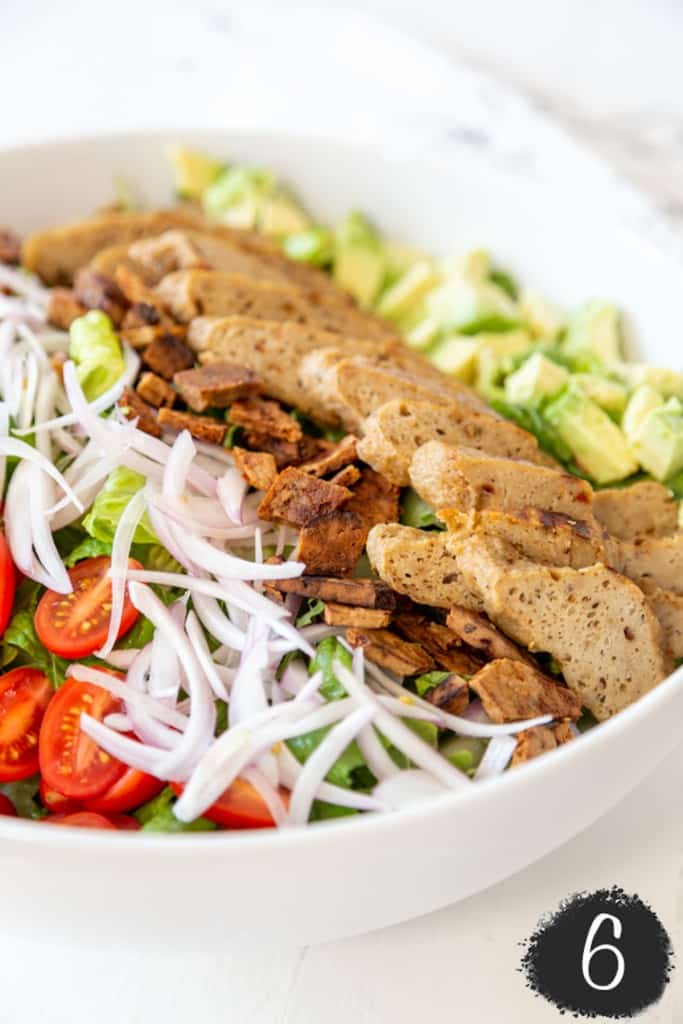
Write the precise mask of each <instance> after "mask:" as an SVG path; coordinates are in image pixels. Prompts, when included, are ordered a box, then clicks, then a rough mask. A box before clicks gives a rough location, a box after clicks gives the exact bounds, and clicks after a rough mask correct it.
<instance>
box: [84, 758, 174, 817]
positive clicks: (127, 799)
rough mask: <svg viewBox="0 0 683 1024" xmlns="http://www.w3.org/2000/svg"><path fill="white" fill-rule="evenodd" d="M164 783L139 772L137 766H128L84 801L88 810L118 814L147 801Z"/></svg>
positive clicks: (158, 791) (159, 790)
mask: <svg viewBox="0 0 683 1024" xmlns="http://www.w3.org/2000/svg"><path fill="white" fill-rule="evenodd" d="M165 785H166V783H165V782H161V780H160V779H155V778H154V776H153V775H147V774H146V773H145V772H140V771H138V769H137V768H128V769H127V770H126V771H125V772H124V774H123V775H122V776H121V778H120V779H117V780H116V782H115V783H114V784H113V785H112V786H110V787H109V789H106V790H105V791H104V792H103V793H98V794H97V796H93V797H90V798H89V799H88V800H86V801H85V802H84V803H85V807H86V808H87V810H89V811H97V812H98V813H100V814H120V813H121V812H122V811H132V810H133V808H134V807H139V806H140V804H145V803H147V801H148V800H151V799H152V797H155V796H156V795H157V793H160V792H161V790H162V789H163V788H164V786H165Z"/></svg>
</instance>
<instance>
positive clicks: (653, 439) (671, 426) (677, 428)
mask: <svg viewBox="0 0 683 1024" xmlns="http://www.w3.org/2000/svg"><path fill="white" fill-rule="evenodd" d="M631 444H632V447H633V450H634V451H635V453H636V454H637V456H638V458H639V460H640V464H641V466H642V467H643V469H645V470H647V472H648V473H651V474H652V476H653V477H654V478H655V479H656V480H666V479H667V477H670V476H672V475H673V474H674V473H677V472H678V470H679V469H683V405H682V404H681V402H680V401H679V400H678V399H677V398H670V399H669V400H668V401H667V402H665V403H664V405H661V406H660V407H659V408H658V409H653V410H652V411H651V412H649V413H648V414H647V416H646V417H645V419H644V420H643V421H642V423H641V425H640V427H639V429H638V431H637V433H636V435H635V437H634V438H633V440H632V442H631Z"/></svg>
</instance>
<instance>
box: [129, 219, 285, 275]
mask: <svg viewBox="0 0 683 1024" xmlns="http://www.w3.org/2000/svg"><path fill="white" fill-rule="evenodd" d="M127 255H128V257H129V258H130V259H132V260H133V261H134V262H135V263H138V264H140V265H141V266H143V267H145V269H146V270H147V271H148V274H149V279H150V280H153V281H155V283H158V282H159V281H161V279H162V278H163V277H165V276H166V275H167V274H171V273H173V272H174V271H176V270H191V269H200V268H201V269H211V270H222V271H225V272H227V273H238V274H247V275H248V276H249V277H251V278H253V279H254V280H258V281H274V282H279V283H281V284H286V283H287V281H288V278H287V276H286V275H285V274H284V273H283V272H282V271H280V270H278V269H277V268H275V267H273V266H271V265H270V264H269V263H268V262H266V261H264V260H263V259H261V258H260V257H258V256H256V255H254V254H253V253H251V252H249V251H248V250H246V249H244V248H243V247H242V246H241V245H239V244H238V243H237V242H235V241H233V240H230V239H227V238H217V237H216V236H215V235H211V234H209V233H207V232H203V231H193V230H191V229H188V228H184V229H182V230H181V229H175V230H172V231H165V232H164V233H163V234H161V235H157V236H155V237H154V238H142V239H140V241H138V242H133V243H132V244H131V245H130V246H129V247H128V253H127Z"/></svg>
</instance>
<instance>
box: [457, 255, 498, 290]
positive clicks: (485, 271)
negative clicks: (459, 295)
mask: <svg viewBox="0 0 683 1024" xmlns="http://www.w3.org/2000/svg"><path fill="white" fill-rule="evenodd" d="M460 273H461V274H462V276H463V277H464V278H465V280H467V281H474V282H478V283H481V282H483V281H487V280H488V278H489V277H490V276H491V257H490V255H489V253H488V252H486V250H485V249H472V250H471V251H470V252H466V253H465V255H464V256H463V257H462V259H461V261H460Z"/></svg>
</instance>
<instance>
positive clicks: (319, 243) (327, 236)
mask: <svg viewBox="0 0 683 1024" xmlns="http://www.w3.org/2000/svg"><path fill="white" fill-rule="evenodd" d="M282 247H283V249H284V250H285V253H286V254H287V255H288V256H289V258H290V259H292V260H298V261H299V262H300V263H310V264H311V265H312V266H314V267H328V266H329V265H330V264H331V263H332V259H333V256H334V234H333V233H332V232H331V231H330V229H329V228H322V227H311V228H307V229H306V230H305V231H297V232H296V233H295V234H293V235H288V236H287V238H285V240H284V242H283V243H282Z"/></svg>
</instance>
